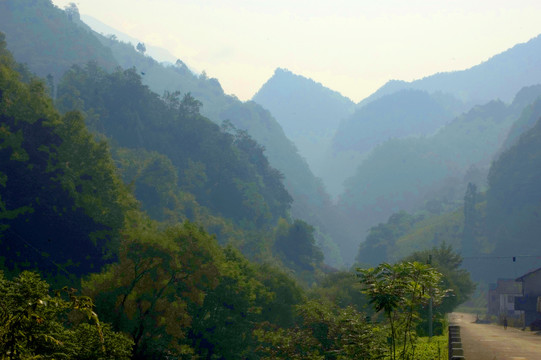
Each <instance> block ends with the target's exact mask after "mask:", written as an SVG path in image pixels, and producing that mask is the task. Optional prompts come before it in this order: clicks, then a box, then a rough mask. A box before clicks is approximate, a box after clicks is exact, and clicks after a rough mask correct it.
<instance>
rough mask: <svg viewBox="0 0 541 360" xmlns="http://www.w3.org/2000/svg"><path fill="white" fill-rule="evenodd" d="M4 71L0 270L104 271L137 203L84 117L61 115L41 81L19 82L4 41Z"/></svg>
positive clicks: (0, 78) (0, 92) (0, 55)
mask: <svg viewBox="0 0 541 360" xmlns="http://www.w3.org/2000/svg"><path fill="white" fill-rule="evenodd" d="M0 67H1V69H0V86H1V87H0V178H1V179H2V180H1V183H2V186H1V187H0V219H1V221H0V223H1V225H0V242H1V248H2V252H1V257H0V263H1V264H2V266H3V267H7V268H9V269H12V270H13V269H18V270H23V269H28V268H40V269H42V270H45V271H46V272H47V273H48V274H50V275H53V274H57V275H59V276H61V277H71V276H79V275H82V274H86V273H88V272H90V271H91V270H92V269H93V270H98V269H99V268H100V267H101V266H102V265H104V264H105V263H107V262H110V261H111V260H112V258H111V254H112V253H114V252H115V251H117V250H118V246H119V241H120V237H121V236H120V230H121V229H122V228H123V226H124V225H125V219H126V217H127V216H128V214H129V213H130V212H131V211H134V210H135V209H136V208H137V204H136V201H135V199H134V198H133V196H131V194H129V193H128V191H127V189H126V188H125V186H124V185H123V184H122V181H121V180H120V178H119V177H118V175H117V172H116V169H115V166H114V163H113V161H112V159H111V158H110V155H109V148H108V146H107V144H106V143H105V142H96V141H95V140H94V139H93V136H92V135H91V134H90V133H89V132H88V131H87V129H86V127H85V124H84V119H83V117H82V116H81V114H79V113H74V112H69V113H66V114H65V115H62V116H61V115H59V113H58V112H57V111H56V110H55V109H54V107H53V104H52V101H51V99H50V98H49V97H48V91H47V89H46V87H45V86H44V85H43V84H42V83H41V82H40V81H38V80H36V79H32V80H29V82H28V83H22V82H21V81H20V75H19V74H18V73H17V72H15V70H14V68H16V64H15V62H14V61H13V60H12V58H11V55H10V54H9V53H8V52H7V51H6V50H5V42H4V41H3V35H2V34H1V33H0ZM25 78H31V75H29V74H26V75H25ZM89 159H90V161H89ZM108 255H109V257H108Z"/></svg>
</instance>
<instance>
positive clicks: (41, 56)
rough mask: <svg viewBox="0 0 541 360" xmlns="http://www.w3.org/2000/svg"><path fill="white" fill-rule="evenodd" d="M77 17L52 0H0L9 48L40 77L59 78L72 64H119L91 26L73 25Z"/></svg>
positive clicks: (0, 26)
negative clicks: (95, 34) (56, 5)
mask: <svg viewBox="0 0 541 360" xmlns="http://www.w3.org/2000/svg"><path fill="white" fill-rule="evenodd" d="M76 21H77V18H76V17H75V18H74V17H71V18H70V17H69V16H68V14H66V13H65V12H64V11H62V10H60V9H58V8H57V7H55V6H53V5H52V3H51V1H50V0H17V1H12V0H9V1H1V2H0V31H1V32H3V33H4V34H5V35H6V40H7V44H8V49H9V50H10V51H11V53H12V54H13V56H14V57H15V59H17V61H18V62H19V63H23V64H27V66H28V67H29V68H30V69H31V70H32V72H33V73H35V74H36V75H38V76H39V77H41V78H44V79H45V78H47V76H48V75H50V76H52V78H50V80H49V81H51V82H58V80H59V79H60V77H61V76H62V75H64V72H65V71H66V70H68V69H69V68H70V67H71V66H72V65H73V64H79V65H82V64H85V63H87V62H88V61H96V62H97V63H98V64H99V65H100V66H101V67H104V68H106V69H108V70H112V69H113V68H114V67H115V66H117V61H116V60H115V58H114V56H113V53H112V51H111V50H109V49H107V48H106V47H104V46H102V45H101V43H100V42H99V41H98V39H97V38H96V37H95V36H94V35H93V34H91V33H90V32H89V31H88V29H85V28H82V27H77V26H74V22H76Z"/></svg>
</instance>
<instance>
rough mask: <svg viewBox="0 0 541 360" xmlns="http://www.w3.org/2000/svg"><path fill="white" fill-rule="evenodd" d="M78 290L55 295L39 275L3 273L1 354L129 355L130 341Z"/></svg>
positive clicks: (46, 356)
mask: <svg viewBox="0 0 541 360" xmlns="http://www.w3.org/2000/svg"><path fill="white" fill-rule="evenodd" d="M74 292H75V290H74V289H71V290H68V289H67V288H66V289H64V290H63V291H57V292H56V295H55V296H52V295H51V294H50V291H49V285H48V284H47V283H46V282H45V281H43V280H41V279H40V276H39V275H38V274H36V273H32V272H27V271H25V272H22V273H21V274H20V275H19V276H18V277H16V278H15V279H13V280H12V281H10V280H7V279H6V278H5V277H4V275H3V273H2V272H0V353H1V354H2V356H1V358H2V359H10V360H11V359H74V358H77V359H88V360H90V359H111V360H115V359H118V360H122V359H130V356H131V347H132V345H133V343H132V341H131V340H130V339H128V338H127V337H126V336H124V335H122V334H120V333H116V332H114V331H112V330H111V327H110V326H109V325H107V324H101V323H100V321H99V319H98V316H97V315H96V313H95V312H94V311H93V304H92V300H91V299H90V298H88V297H84V296H75V295H74ZM62 293H64V294H67V299H66V296H62Z"/></svg>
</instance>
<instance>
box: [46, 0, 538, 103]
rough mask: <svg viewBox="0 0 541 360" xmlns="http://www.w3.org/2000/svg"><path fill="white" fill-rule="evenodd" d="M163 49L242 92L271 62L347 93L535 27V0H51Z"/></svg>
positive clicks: (520, 36)
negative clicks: (74, 5) (75, 7)
mask: <svg viewBox="0 0 541 360" xmlns="http://www.w3.org/2000/svg"><path fill="white" fill-rule="evenodd" d="M70 2H75V3H76V4H77V6H78V8H79V11H80V13H81V14H86V15H90V16H92V17H95V18H96V19H99V20H100V21H102V22H104V23H106V24H108V25H110V26H112V27H114V28H116V29H118V30H119V31H122V32H124V33H126V34H128V35H131V36H133V37H135V38H138V39H140V40H141V41H143V42H145V43H146V44H147V45H148V44H152V45H156V46H160V47H164V48H166V49H168V50H169V51H170V52H171V53H173V54H174V55H175V56H177V57H178V58H180V59H181V60H183V61H184V62H185V63H186V64H188V65H190V66H191V67H193V68H195V69H198V70H205V71H206V72H207V75H208V76H209V77H216V78H218V80H219V81H220V83H221V84H222V87H223V88H224V90H225V92H226V93H229V94H235V95H237V96H238V97H239V98H240V99H241V100H247V99H249V98H251V97H252V96H253V95H254V93H255V92H256V91H257V90H258V89H259V88H260V87H261V86H262V85H263V83H265V81H266V80H267V79H268V78H269V77H271V76H272V74H273V72H274V69H275V68H277V67H281V68H286V69H289V70H291V71H292V72H294V73H296V74H299V75H303V76H305V77H309V78H312V79H314V80H315V81H317V82H320V83H322V84H323V85H325V86H327V87H329V88H331V89H333V90H336V91H339V92H340V93H342V94H343V95H345V96H348V97H349V98H351V99H352V100H353V101H355V102H357V101H359V100H362V99H363V98H364V97H366V96H368V95H370V94H371V93H372V92H374V91H375V90H377V88H378V87H380V86H381V85H383V84H384V83H385V82H387V81H388V80H390V79H400V80H414V79H418V78H422V77H424V76H427V75H431V74H433V73H436V72H441V71H449V70H461V69H465V68H468V67H471V66H473V65H476V64H478V63H480V62H482V61H484V60H487V59H488V58H489V57H491V56H493V55H495V54H497V53H500V52H502V51H504V50H507V49H508V48H510V47H512V46H513V45H515V44H516V43H520V42H526V41H528V40H529V39H531V38H533V37H535V36H537V35H538V34H540V33H541V22H540V21H539V19H541V1H539V0H452V1H451V0H449V1H443V0H332V1H331V0H75V1H73V0H71V1H69V0H53V3H54V4H55V5H57V6H59V7H61V8H63V7H64V6H65V5H66V4H68V3H70Z"/></svg>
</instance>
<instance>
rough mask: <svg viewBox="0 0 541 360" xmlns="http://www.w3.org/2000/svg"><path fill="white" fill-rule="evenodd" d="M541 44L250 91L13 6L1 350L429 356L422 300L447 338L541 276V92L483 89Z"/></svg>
mask: <svg viewBox="0 0 541 360" xmlns="http://www.w3.org/2000/svg"><path fill="white" fill-rule="evenodd" d="M4 32H5V35H4V34H3V33H4ZM538 42H539V38H536V39H533V40H531V41H530V42H529V43H527V44H523V45H520V46H517V47H514V48H512V49H510V50H509V51H507V52H505V53H503V54H500V55H497V56H495V57H494V58H491V59H490V60H489V61H487V62H486V63H483V64H480V65H479V66H477V67H474V68H472V69H469V70H465V71H463V72H455V73H446V74H436V75H434V76H431V77H427V78H424V79H421V80H418V81H413V82H410V83H406V82H400V81H395V82H391V83H388V84H387V85H386V86H384V87H383V88H382V89H380V91H378V92H376V93H374V94H373V95H372V96H370V97H368V98H367V99H365V101H363V102H361V103H359V104H356V105H355V104H353V103H352V102H351V101H350V100H349V99H347V98H345V97H343V96H341V95H340V94H339V93H337V92H333V91H332V90H330V89H327V88H325V87H324V86H323V85H321V84H319V83H317V82H315V81H313V80H311V79H307V78H304V77H302V76H298V75H295V74H293V73H291V72H289V71H286V70H281V69H278V70H277V71H276V72H275V74H274V76H273V77H272V78H271V79H270V80H269V81H268V82H267V84H265V85H264V86H263V87H262V88H261V90H260V91H259V92H258V93H257V95H256V96H254V100H255V101H247V102H241V101H240V100H238V99H237V98H236V97H235V96H234V95H227V94H225V93H224V91H223V89H222V87H221V85H220V83H219V81H218V80H217V79H215V78H209V77H208V76H207V75H206V73H205V72H202V73H201V74H199V75H196V74H194V73H192V71H191V70H190V69H189V68H188V67H187V66H186V65H185V64H184V63H183V62H182V61H181V60H180V59H179V60H178V61H177V62H176V64H166V63H161V64H160V63H158V62H157V61H156V60H154V59H153V58H151V57H149V56H148V55H146V54H145V50H144V45H143V44H139V46H135V45H134V44H130V43H125V42H121V41H118V39H117V38H116V37H115V36H111V35H106V34H97V33H96V32H94V31H93V30H92V29H90V28H89V27H88V26H87V25H86V24H85V23H83V22H82V21H81V19H80V16H79V12H78V9H77V6H76V5H75V4H71V5H69V6H68V7H67V8H65V9H64V10H61V9H59V8H57V7H55V6H54V5H53V4H52V2H51V1H50V0H18V1H13V0H8V1H3V2H0V355H1V358H2V359H4V358H5V359H31V358H47V359H72V358H81V359H98V358H99V359H163V358H168V359H307V358H309V359H357V358H361V359H393V360H394V359H411V358H415V359H416V358H419V359H424V358H427V359H429V358H434V357H435V356H436V354H437V353H438V351H440V352H441V351H442V348H441V344H442V343H441V342H440V340H441V338H437V339H436V341H432V342H428V343H427V344H425V343H424V340H423V337H425V336H427V335H428V333H429V330H428V329H429V320H428V319H429V310H428V304H429V303H433V305H434V309H433V310H434V314H433V317H432V319H431V320H432V323H433V325H434V326H433V329H434V332H435V335H437V336H441V335H442V334H443V333H444V328H445V326H446V320H445V314H447V313H449V312H451V311H453V310H454V309H456V307H457V306H458V305H460V304H462V303H464V302H465V301H466V300H467V299H468V298H469V297H470V296H471V295H472V294H473V293H474V290H475V288H476V284H474V282H473V281H472V279H474V280H475V281H478V282H480V283H481V284H482V286H481V288H484V286H485V284H487V283H489V282H494V281H495V280H496V278H497V277H505V278H509V277H513V276H515V277H516V276H518V275H520V274H521V273H524V272H526V271H528V270H531V269H533V268H537V267H539V266H540V264H539V262H538V257H539V256H538V255H539V254H538V253H539V252H540V251H541V249H539V246H538V244H537V241H536V237H537V235H536V234H538V233H539V231H540V230H541V229H540V228H539V212H540V211H541V210H540V209H539V198H540V196H541V188H540V185H539V184H541V178H540V177H541V172H540V170H539V169H540V168H541V164H539V156H538V153H539V151H538V149H540V148H541V144H540V143H539V141H540V134H541V120H540V119H541V87H540V85H535V83H534V82H532V81H534V80H528V81H525V80H524V79H523V78H524V73H526V72H527V71H530V70H528V69H530V68H529V67H527V68H525V69H523V70H520V71H519V70H517V71H514V72H513V74H510V75H509V76H510V77H511V76H513V77H514V80H513V81H511V82H510V84H511V85H512V86H510V87H509V89H503V88H502V87H501V86H500V82H499V80H498V79H492V80H487V78H489V77H493V74H494V71H495V70H494V69H500V68H501V66H503V65H502V64H506V63H515V62H517V63H521V61H522V63H528V64H530V63H534V60H527V59H523V60H516V57H517V56H521V55H523V56H525V57H529V58H533V57H534V55H535V49H536V47H537V46H538V45H537V43H538ZM8 49H9V50H8ZM514 59H515V60H514ZM531 71H532V74H534V75H535V71H534V70H531ZM468 74H469V75H468ZM472 74H473V75H472ZM470 75H471V78H470V77H468V76H470ZM532 76H533V75H532ZM465 77H468V79H469V80H468V81H465V80H464V78H465ZM534 78H535V76H533V77H532V79H534ZM460 79H462V80H464V81H463V82H462V83H461V82H460V81H459V80H460ZM483 82H485V86H481V85H482V83H483ZM460 84H462V85H460ZM464 84H472V85H471V86H472V88H471V89H468V91H466V90H464V89H463V88H462V87H463V86H465V85H464ZM490 84H492V85H490ZM489 85H490V86H492V89H489V90H486V91H482V90H483V89H485V88H486V87H487V86H489ZM519 85H520V86H519ZM461 86H462V87H461ZM511 88H512V89H514V90H513V94H511V93H510V91H511ZM472 89H473V90H475V91H476V92H475V91H473V90H472ZM470 90H471V91H470ZM517 91H518V92H517ZM515 92H516V94H515ZM498 96H499V97H500V98H502V99H503V101H502V100H496V98H497V97H498ZM511 96H514V98H513V99H511ZM480 99H482V102H481V100H480ZM511 100H512V101H511ZM505 101H507V102H505ZM258 102H259V103H258ZM480 103H481V104H480ZM263 106H265V107H267V108H268V110H267V109H266V108H265V107H263ZM284 130H285V131H284ZM331 140H332V141H331ZM303 141H304V142H303ZM314 146H315V147H314ZM311 147H312V148H311ZM297 148H299V149H300V150H301V151H300V153H299V151H297ZM316 148H317V149H316ZM310 149H312V150H310ZM313 150H317V151H316V152H317V154H316V152H314V151H313ZM303 151H305V152H306V151H308V152H309V153H310V156H312V157H313V158H310V159H308V161H306V160H305V159H303V157H302V156H301V155H303V153H302V152H303ZM318 161H319V165H317V164H316V163H317V162H318ZM317 167H319V170H318V171H319V172H320V174H324V175H325V176H323V178H322V179H319V178H317V177H315V176H314V172H313V171H312V170H314V169H315V168H317ZM346 178H347V181H345V182H344V183H343V184H342V180H344V179H346ZM341 188H343V191H341V190H339V189H341ZM328 189H330V190H332V191H331V193H332V194H333V196H335V198H332V197H331V196H330V195H329V191H328ZM352 263H353V264H354V265H353V266H351V267H348V266H350V264H352ZM470 274H471V278H470ZM441 341H445V340H441ZM421 344H422V345H423V346H421ZM438 344H439V345H438ZM424 345H426V346H424ZM438 346H439V347H438Z"/></svg>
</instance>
